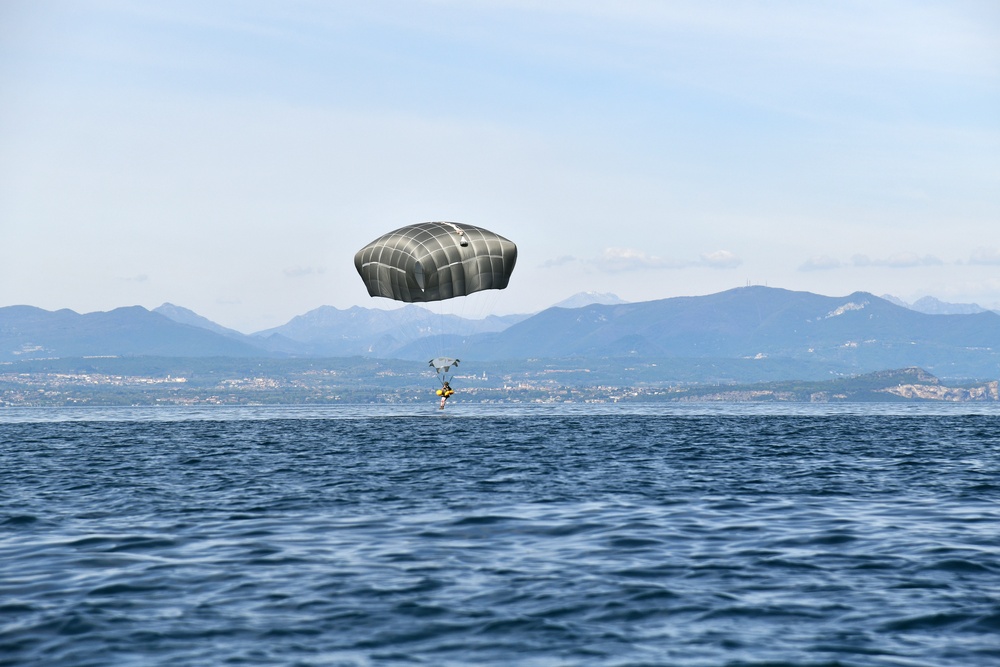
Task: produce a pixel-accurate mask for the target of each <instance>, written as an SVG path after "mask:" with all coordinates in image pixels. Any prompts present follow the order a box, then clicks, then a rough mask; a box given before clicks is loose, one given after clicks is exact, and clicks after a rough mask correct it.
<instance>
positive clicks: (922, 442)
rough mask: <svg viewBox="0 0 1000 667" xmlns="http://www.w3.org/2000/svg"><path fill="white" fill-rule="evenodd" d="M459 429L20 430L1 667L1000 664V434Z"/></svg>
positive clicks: (91, 426)
mask: <svg viewBox="0 0 1000 667" xmlns="http://www.w3.org/2000/svg"><path fill="white" fill-rule="evenodd" d="M448 410H449V412H448V414H446V415H440V414H433V413H432V411H433V406H428V409H427V410H425V411H423V413H421V412H420V409H413V411H412V413H410V414H407V413H401V412H397V413H395V414H388V415H385V414H379V413H378V412H377V411H376V410H375V409H373V408H370V407H365V408H360V407H359V408H357V409H352V408H340V409H337V410H331V411H327V412H324V411H323V410H318V411H296V410H293V409H287V410H282V409H272V410H270V411H266V410H265V411H256V412H255V411H253V410H251V409H244V410H219V411H214V412H213V411H202V412H194V411H189V412H184V411H172V412H171V411H155V410H151V411H129V410H117V411H116V410H105V411H100V410H96V411H61V412H60V411H44V410H38V411H30V410H22V411H11V410H8V411H6V412H2V411H0V474H2V477H0V480H2V481H0V664H2V665H19V666H20V665H60V666H63V665H66V666H72V665H95V666H98V665H100V666H102V667H103V666H105V665H185V666H186V665H205V666H208V665H211V666H213V667H215V666H218V665H397V664H398V665H512V664H516V665H539V666H543V665H544V666H549V665H894V666H895V665H907V666H912V665H934V666H946V665H956V666H958V665H961V666H963V667H964V666H968V665H1000V413H997V412H996V411H994V412H993V413H991V412H990V411H989V410H981V411H980V412H979V413H978V414H971V413H965V412H962V411H961V410H959V409H956V410H936V411H921V410H917V409H902V410H901V411H898V412H885V411H884V412H880V411H879V410H877V409H873V408H871V407H867V408H865V407H859V408H858V409H857V410H851V409H849V408H840V409H838V410H836V411H827V412H825V411H822V410H806V409H802V408H798V409H795V408H781V409H771V410H763V411H754V410H744V411H742V412H740V411H737V410H736V409H724V408H723V409H715V410H706V411H703V412H699V411H698V410H696V409H686V411H677V410H675V411H671V410H670V409H665V408H621V409H620V410H619V409H616V408H611V407H607V408H603V409H602V412H600V413H596V414H595V413H590V412H587V411H586V410H583V409H579V408H577V409H564V410H559V409H547V410H543V409H538V410H531V409H524V408H521V409H516V410H514V409H511V410H504V409H493V410H492V411H486V410H484V409H476V408H472V407H464V406H462V405H457V406H455V409H454V410H453V409H452V407H451V406H449V409H448ZM783 411H784V412H783Z"/></svg>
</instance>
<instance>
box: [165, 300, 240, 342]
mask: <svg viewBox="0 0 1000 667" xmlns="http://www.w3.org/2000/svg"><path fill="white" fill-rule="evenodd" d="M152 312H154V313H159V314H160V315H163V316H164V317H168V318H170V319H171V320H173V321H174V322H179V323H180V324H189V325H191V326H193V327H198V328H200V329H208V330H209V331H214V332H215V333H217V334H222V335H223V336H229V337H230V338H243V334H242V333H240V332H239V331H236V330H235V329H227V328H226V327H224V326H222V325H220V324H216V323H215V322H213V321H212V320H210V319H208V318H207V317H202V316H201V315H199V314H198V313H196V312H194V311H193V310H188V309H187V308H182V307H180V306H175V305H174V304H172V303H165V304H163V305H162V306H158V307H156V308H154V309H153V311H152Z"/></svg>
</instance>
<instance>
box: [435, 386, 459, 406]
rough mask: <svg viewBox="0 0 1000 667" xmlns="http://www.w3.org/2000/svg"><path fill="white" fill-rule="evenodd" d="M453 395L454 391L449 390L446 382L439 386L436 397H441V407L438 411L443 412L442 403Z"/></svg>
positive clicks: (449, 387)
mask: <svg viewBox="0 0 1000 667" xmlns="http://www.w3.org/2000/svg"><path fill="white" fill-rule="evenodd" d="M454 393H455V390H454V389H452V388H451V385H450V384H448V382H447V380H446V381H445V382H443V383H442V384H441V388H440V389H438V390H437V395H438V396H440V397H441V405H440V406H439V407H438V410H444V403H445V401H447V400H448V398H449V397H450V396H451V395H452V394H454Z"/></svg>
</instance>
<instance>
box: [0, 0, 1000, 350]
mask: <svg viewBox="0 0 1000 667" xmlns="http://www.w3.org/2000/svg"><path fill="white" fill-rule="evenodd" d="M0 96H2V97H0V99H2V104H0V306H10V305H18V304H26V305H33V306H37V307H41V308H45V309H47V310H57V309H61V308H69V309H72V310H75V311H77V312H81V313H83V312H93V311H102V310H111V309H113V308H117V307H120V306H131V305H141V306H144V307H146V308H150V309H152V308H155V307H156V306H159V305H160V304H162V303H165V302H169V303H173V304H175V305H178V306H182V307H185V308H189V309H191V310H193V311H195V312H197V313H198V314H200V315H203V316H205V317H208V318H209V319H211V320H213V321H215V322H217V323H219V324H222V325H224V326H228V327H231V328H234V329H237V330H240V331H243V332H245V333H250V332H254V331H259V330H262V329H266V328H269V327H274V326H278V325H281V324H284V323H285V322H287V321H288V320H290V319H291V318H293V317H295V316H296V315H300V314H303V313H305V312H307V311H309V310H312V309H314V308H317V307H319V306H322V305H330V306H335V307H337V308H349V307H351V306H364V307H369V308H372V307H380V308H387V307H393V306H394V305H396V304H395V303H394V302H391V301H387V300H385V299H372V298H371V297H369V296H368V294H367V292H366V291H365V288H364V285H363V284H362V282H361V279H360V278H359V277H358V275H357V273H356V271H355V269H354V265H353V256H354V253H355V252H356V251H357V250H358V249H360V248H361V247H362V246H364V245H365V244H367V243H368V242H370V241H372V240H373V239H375V238H377V237H378V236H381V235H382V234H383V233H385V232H387V231H390V230H392V229H396V228H398V227H401V226H403V225H407V224H412V223H416V222H423V221H428V220H450V221H457V222H464V223H467V224H472V225H477V226H481V227H486V228H488V229H491V230H493V231H495V232H497V233H499V234H501V235H503V236H505V237H507V238H509V239H511V240H513V241H514V242H515V243H516V244H517V245H518V251H519V256H518V263H517V267H516V269H515V271H514V274H513V277H512V279H511V282H510V286H509V287H508V289H507V290H504V291H503V292H502V293H501V294H498V295H495V296H496V297H497V298H496V299H495V300H494V302H493V305H491V308H492V309H493V311H492V312H495V313H496V314H507V313H530V312H536V311H539V310H542V309H544V308H546V307H548V306H551V305H552V304H554V303H556V302H558V301H561V300H563V299H565V298H567V297H569V296H571V295H573V294H575V293H578V292H584V291H593V292H602V293H613V294H616V295H617V296H619V297H620V298H622V299H625V300H627V301H647V300H652V299H662V298H668V297H675V296H697V295H704V294H711V293H715V292H720V291H723V290H727V289H731V288H735V287H742V286H745V285H748V284H752V285H767V286H771V287H780V288H784V289H790V290H802V291H809V292H815V293H818V294H825V295H829V296H843V295H847V294H850V293H852V292H855V291H865V292H871V293H873V294H875V295H879V296H880V295H883V294H891V295H894V296H896V297H898V298H901V299H903V300H905V301H908V302H912V301H915V300H916V299H918V298H920V297H922V296H933V297H936V298H939V299H941V300H943V301H947V302H953V303H978V304H979V305H981V306H983V307H987V308H1000V4H998V3H996V2H994V1H992V0H986V1H983V2H976V1H963V0H940V1H937V0H928V1H922V0H898V1H897V0H884V1H880V2H870V1H869V0H863V1H858V2H852V1H850V0H846V1H844V2H798V1H791V0H773V1H766V2H765V1H753V0H749V1H741V2H731V1H726V0H722V1H720V2H711V3H705V2H700V1H691V2H686V1H677V2H673V1H652V0H650V1H644V0H616V1H615V2H598V1H588V0H549V1H547V2H544V3H537V2H526V1H523V0H492V1H490V0H483V1H476V0H455V1H449V0H405V1H399V2H394V1H385V2H375V1H373V2H355V1H353V0H348V1H343V2H341V1H338V0H324V1H320V0H315V1H311V0H299V1H294V0H290V1H288V2H262V1H257V0H240V1H235V0H234V1H232V2H227V1H225V0H216V1H213V2H204V1H203V0H198V1H197V2H193V1H191V2H189V1H186V0H177V1H172V2H169V3H164V2H154V1H152V0H149V1H145V2H140V1H133V0H73V1H70V0H65V1H52V0H4V2H2V3H0Z"/></svg>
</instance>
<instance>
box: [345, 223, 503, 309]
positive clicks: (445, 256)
mask: <svg viewBox="0 0 1000 667" xmlns="http://www.w3.org/2000/svg"><path fill="white" fill-rule="evenodd" d="M516 261H517V246H516V245H514V243H513V242H511V241H509V240H507V239H505V238H504V237H502V236H500V235H499V234H495V233H493V232H491V231H490V230H488V229H483V228H482V227H473V226H472V225H463V224H459V223H455V222H421V223H418V224H415V225H408V226H406V227H400V228H399V229H397V230H396V231H393V232H389V233H388V234H385V235H384V236H381V237H379V238H377V239H375V240H374V241H372V242H371V243H369V244H368V245H366V246H365V247H364V248H362V249H361V250H359V251H358V252H357V253H356V254H355V255H354V266H355V267H356V268H357V270H358V273H359V274H360V275H361V279H362V280H364V281H365V287H367V288H368V294H370V295H371V296H382V297H386V298H388V299H394V300H396V301H405V302H407V303H414V302H426V301H442V300H444V299H450V298H452V297H456V296H466V295H468V294H472V293H473V292H479V291H482V290H488V289H504V288H505V287H507V282H508V281H509V280H510V274H511V272H513V271H514V263H515V262H516Z"/></svg>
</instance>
